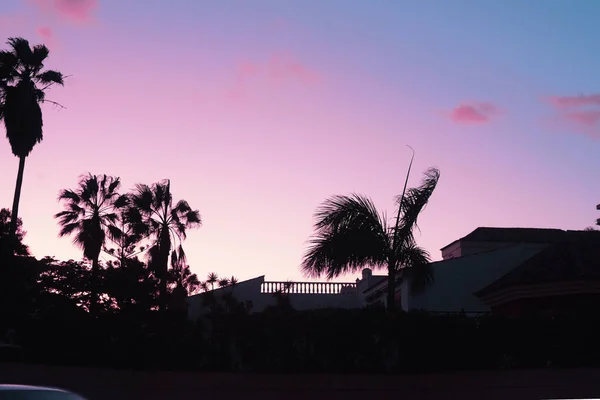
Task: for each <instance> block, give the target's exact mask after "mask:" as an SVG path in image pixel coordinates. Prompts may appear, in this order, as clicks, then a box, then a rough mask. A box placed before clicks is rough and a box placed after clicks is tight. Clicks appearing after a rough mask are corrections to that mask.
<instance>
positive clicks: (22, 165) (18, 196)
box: [9, 156, 25, 241]
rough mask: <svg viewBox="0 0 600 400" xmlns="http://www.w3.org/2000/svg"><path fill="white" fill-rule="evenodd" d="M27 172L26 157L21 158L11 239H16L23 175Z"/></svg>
mask: <svg viewBox="0 0 600 400" xmlns="http://www.w3.org/2000/svg"><path fill="white" fill-rule="evenodd" d="M24 171H25V156H21V157H20V158H19V172H18V173H17V184H16V186H15V196H14V197H13V205H12V210H11V212H12V214H11V216H10V226H9V238H10V239H11V241H12V240H13V239H14V236H15V233H16V232H17V218H18V217H19V202H20V200H21V187H22V186H23V173H24Z"/></svg>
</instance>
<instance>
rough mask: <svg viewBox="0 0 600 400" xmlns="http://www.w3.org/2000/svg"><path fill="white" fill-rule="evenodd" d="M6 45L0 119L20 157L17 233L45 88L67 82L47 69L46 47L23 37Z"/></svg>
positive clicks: (1, 55)
mask: <svg viewBox="0 0 600 400" xmlns="http://www.w3.org/2000/svg"><path fill="white" fill-rule="evenodd" d="M7 44H8V45H9V47H10V49H9V50H2V51H0V119H3V120H4V126H5V127H6V137H7V138H8V141H9V142H10V146H11V149H12V153H13V154H14V155H15V156H16V157H19V172H18V174H17V182H16V186H15V195H14V200H13V206H12V216H11V226H10V234H11V236H14V234H15V231H16V229H17V226H16V223H17V217H18V214H19V201H20V198H21V187H22V185H23V172H24V169H25V158H27V156H28V155H29V153H31V151H32V150H33V147H34V146H35V145H36V144H37V143H39V142H41V141H42V139H43V129H42V126H43V118H42V109H41V107H40V103H43V102H44V101H47V100H46V90H47V89H48V88H49V87H50V86H52V85H53V84H59V85H63V84H64V82H63V74H62V73H60V72H58V71H54V70H49V69H47V70H44V61H45V60H46V59H47V58H48V55H49V54H50V51H49V50H48V48H47V47H46V46H44V45H35V46H33V47H30V46H29V42H28V41H27V40H25V39H23V38H10V39H8V42H7Z"/></svg>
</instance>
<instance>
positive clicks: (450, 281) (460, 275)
mask: <svg viewBox="0 0 600 400" xmlns="http://www.w3.org/2000/svg"><path fill="white" fill-rule="evenodd" d="M545 246H546V245H544V244H519V245H515V246H510V247H505V248H502V249H498V250H494V251H488V252H485V253H480V254H476V255H471V256H463V257H460V258H454V259H449V260H444V261H438V262H435V263H433V264H432V267H433V274H434V279H435V281H434V283H433V284H432V286H431V287H430V288H429V289H428V290H427V291H426V292H425V293H423V294H420V295H417V296H411V295H408V294H406V293H408V282H407V283H406V285H405V286H404V287H403V290H404V293H405V297H406V301H403V303H404V304H403V308H404V309H405V310H409V309H410V310H418V309H423V310H426V311H433V312H444V311H449V312H460V311H461V310H464V311H475V312H488V311H490V310H489V307H487V306H486V305H485V304H484V303H483V302H482V301H481V300H479V299H478V298H477V297H475V296H474V295H473V293H474V292H476V291H478V290H480V289H483V288H484V287H485V286H487V285H489V284H491V283H492V282H493V281H495V280H497V279H499V278H500V277H502V276H503V275H505V274H506V273H508V272H509V271H511V270H512V269H514V268H516V267H517V266H519V265H520V264H522V263H523V262H524V261H526V260H527V259H529V258H530V257H532V256H533V255H534V254H536V253H538V252H539V251H540V250H541V249H543V248H544V247H545ZM403 300H404V298H403Z"/></svg>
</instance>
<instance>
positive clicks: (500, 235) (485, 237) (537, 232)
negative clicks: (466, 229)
mask: <svg viewBox="0 0 600 400" xmlns="http://www.w3.org/2000/svg"><path fill="white" fill-rule="evenodd" d="M598 234H600V232H598V231H565V230H562V229H550V228H549V229H546V228H495V227H479V228H477V229H475V230H474V231H473V232H471V233H469V234H468V235H466V236H464V237H462V238H460V239H458V240H455V241H454V242H452V243H450V244H448V245H446V246H444V247H443V248H442V250H444V249H445V248H446V247H448V246H450V245H451V244H453V243H456V242H457V241H469V242H507V243H556V242H560V241H564V240H571V239H577V238H578V237H581V236H589V235H598Z"/></svg>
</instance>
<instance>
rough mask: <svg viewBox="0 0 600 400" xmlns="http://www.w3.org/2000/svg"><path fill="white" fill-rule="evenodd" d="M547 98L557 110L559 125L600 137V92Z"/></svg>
mask: <svg viewBox="0 0 600 400" xmlns="http://www.w3.org/2000/svg"><path fill="white" fill-rule="evenodd" d="M546 100H547V101H548V102H549V103H550V104H551V105H552V106H553V107H554V109H555V111H556V112H557V117H558V120H559V126H561V125H564V126H565V128H566V129H569V130H572V131H574V132H575V133H583V134H586V135H588V136H590V137H593V138H596V139H600V94H587V95H584V94H580V95H576V96H553V97H549V98H547V99H546Z"/></svg>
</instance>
